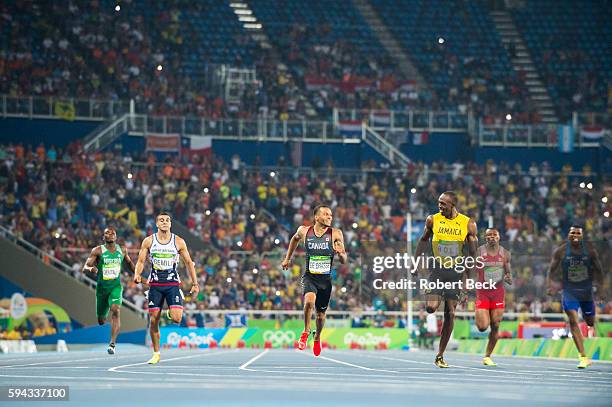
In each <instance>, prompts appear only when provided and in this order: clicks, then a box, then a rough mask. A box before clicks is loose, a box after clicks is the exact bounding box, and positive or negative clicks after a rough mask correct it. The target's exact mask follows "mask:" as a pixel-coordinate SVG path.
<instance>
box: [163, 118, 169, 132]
mask: <svg viewBox="0 0 612 407" xmlns="http://www.w3.org/2000/svg"><path fill="white" fill-rule="evenodd" d="M162 132H163V133H164V134H168V116H164V117H163V119H162Z"/></svg>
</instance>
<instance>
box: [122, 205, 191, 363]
mask: <svg viewBox="0 0 612 407" xmlns="http://www.w3.org/2000/svg"><path fill="white" fill-rule="evenodd" d="M155 224H156V226H157V233H154V234H152V235H151V236H147V237H146V238H145V239H144V240H143V241H142V246H141V247H140V253H138V262H137V263H136V271H135V272H134V282H135V283H136V284H140V283H141V282H142V272H143V270H144V264H145V261H146V260H147V258H148V259H149V261H150V262H151V273H150V274H149V279H148V280H147V283H148V284H149V293H148V295H147V301H148V305H149V316H150V317H151V323H150V326H149V332H150V334H151V342H153V357H152V358H151V359H150V360H149V362H148V363H149V364H155V363H158V362H159V360H160V354H159V341H160V335H159V318H160V315H161V310H162V307H163V306H164V302H166V304H168V308H169V312H168V315H169V317H170V319H171V320H172V321H173V322H175V323H177V324H178V323H180V322H181V319H182V318H183V292H182V291H181V289H180V285H181V279H180V277H179V274H178V270H177V266H178V262H179V258H180V259H181V260H182V261H183V264H185V267H187V271H188V272H189V276H190V277H191V283H192V285H191V291H190V294H191V295H198V292H199V291H200V287H199V285H198V280H197V278H196V272H195V264H194V262H193V261H192V260H191V256H190V255H189V250H187V245H186V244H185V241H184V240H183V239H182V238H180V237H179V236H177V235H175V234H174V233H170V227H171V226H172V219H171V218H170V215H169V214H168V213H167V212H161V213H159V214H158V215H157V216H156V217H155Z"/></svg>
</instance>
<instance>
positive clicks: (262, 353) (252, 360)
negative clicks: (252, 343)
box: [238, 349, 270, 372]
mask: <svg viewBox="0 0 612 407" xmlns="http://www.w3.org/2000/svg"><path fill="white" fill-rule="evenodd" d="M269 351H270V349H265V350H264V351H263V352H261V353H260V354H257V355H255V356H253V357H252V358H251V359H249V360H248V361H246V362H245V363H243V364H242V365H240V367H239V368H238V369H240V370H249V371H251V372H256V370H253V369H247V366H249V365H250V364H251V363H253V362H255V361H256V360H257V359H259V358H260V357H262V356H263V355H265V354H266V353H268V352H269Z"/></svg>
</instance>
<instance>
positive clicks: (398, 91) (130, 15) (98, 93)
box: [0, 0, 601, 123]
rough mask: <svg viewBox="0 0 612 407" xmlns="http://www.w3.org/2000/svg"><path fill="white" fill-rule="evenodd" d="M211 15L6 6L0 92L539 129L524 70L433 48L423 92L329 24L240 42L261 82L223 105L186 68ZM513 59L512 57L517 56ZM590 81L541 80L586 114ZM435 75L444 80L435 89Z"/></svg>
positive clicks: (204, 109) (592, 93) (175, 107)
mask: <svg viewBox="0 0 612 407" xmlns="http://www.w3.org/2000/svg"><path fill="white" fill-rule="evenodd" d="M207 7H211V6H210V4H208V3H206V4H204V3H201V4H199V3H198V2H196V3H193V2H185V1H180V0H173V1H171V2H169V3H168V4H166V6H165V7H159V6H153V7H150V8H146V7H143V6H142V4H141V3H140V2H137V1H126V2H125V4H124V7H123V9H122V11H121V12H116V11H115V10H114V3H113V5H111V4H110V3H107V2H104V1H97V0H93V1H90V2H88V3H87V4H84V3H80V2H68V3H58V2H40V1H34V2H12V3H11V2H8V3H6V2H5V3H3V4H1V5H0V20H1V21H2V23H3V24H2V26H3V28H2V29H1V30H0V40H1V41H2V42H3V44H4V45H5V46H3V47H2V50H1V51H0V79H1V80H0V93H1V94H8V95H11V96H60V97H75V98H93V99H101V100H130V99H133V100H134V101H135V103H136V107H137V111H138V112H139V113H148V114H153V115H187V116H199V117H207V118H224V117H225V118H254V117H257V116H260V117H261V116H267V117H271V118H276V119H281V120H288V119H302V118H306V117H311V118H313V117H318V118H321V119H330V118H331V112H332V111H333V109H334V108H343V109H359V110H365V109H378V110H387V109H392V110H397V111H403V110H406V109H428V110H450V111H456V112H459V113H467V112H472V113H474V114H475V115H476V116H477V117H481V118H482V119H483V120H484V121H485V122H486V123H494V122H503V120H504V117H505V116H506V114H508V113H511V114H512V115H513V121H514V122H517V123H531V122H538V121H540V117H539V115H538V113H537V112H536V109H535V108H534V106H533V103H532V102H531V99H530V97H529V94H528V92H527V88H526V86H525V81H526V77H525V72H517V73H516V74H511V75H507V76H505V77H504V78H498V77H496V76H495V75H493V73H492V72H493V69H492V68H491V66H490V65H491V64H490V61H487V60H483V59H479V58H473V57H461V56H458V55H455V54H454V53H453V52H451V50H450V49H449V48H448V47H446V46H444V45H442V44H437V43H432V44H429V45H427V46H424V47H423V49H422V52H423V53H425V54H427V55H428V56H430V58H429V59H430V65H429V66H427V67H426V70H427V75H426V76H431V78H432V84H431V85H432V86H431V87H422V86H421V87H416V86H415V85H414V83H412V82H410V81H406V79H414V78H404V77H403V75H402V73H401V72H400V70H399V69H398V67H397V65H396V63H395V62H394V61H393V60H392V59H391V58H390V57H388V56H385V55H386V54H385V53H382V52H381V53H377V54H375V53H371V54H367V53H364V52H363V51H362V50H361V49H360V48H359V45H358V44H359V41H361V40H363V38H360V37H359V35H357V34H356V37H355V38H342V39H335V40H334V41H330V40H329V37H330V31H331V30H333V26H330V25H328V24H323V23H321V24H309V25H306V24H295V25H294V26H292V27H291V29H290V30H289V31H288V32H287V35H286V36H284V37H282V38H273V39H272V42H273V43H275V44H276V48H277V50H274V49H266V48H260V47H259V45H258V44H256V42H255V41H253V40H252V39H251V38H250V37H249V36H248V35H247V34H246V33H243V34H242V35H238V34H236V35H233V36H232V37H231V39H232V41H231V42H229V43H228V45H227V49H225V50H224V55H226V58H227V60H226V61H224V62H225V63H227V64H229V65H230V66H233V67H246V66H249V67H253V68H255V69H256V72H257V77H258V80H259V82H258V83H257V85H255V84H248V85H245V86H243V88H242V89H241V92H240V95H241V96H240V97H239V98H238V99H235V100H231V101H230V100H226V98H225V94H224V93H223V92H219V91H218V88H217V87H214V86H212V85H211V82H210V80H209V79H207V78H206V76H207V75H208V76H210V73H211V72H212V71H211V72H209V74H205V73H198V74H196V73H194V72H192V71H191V70H189V69H186V64H187V63H188V62H189V61H190V60H191V59H193V58H194V57H196V59H197V58H199V57H198V55H199V53H200V45H198V44H199V42H200V37H199V35H200V34H199V32H198V30H197V29H196V28H195V27H194V26H193V24H192V23H191V22H190V21H191V20H190V19H188V18H187V16H188V15H190V13H191V14H193V15H205V14H206V10H207ZM68 21H69V22H70V24H67V23H66V22H68ZM207 23H211V24H219V25H222V24H224V22H223V21H216V22H215V21H208V22H207ZM151 26H156V27H158V26H159V27H162V28H161V29H160V30H151V29H150V27H151ZM235 37H236V38H235ZM332 37H333V36H332ZM232 46H234V47H236V48H234V49H233V48H232ZM254 49H255V50H257V52H253V50H254ZM507 51H508V53H509V54H510V55H512V54H513V53H515V52H516V51H515V50H514V49H513V48H512V46H510V47H509V49H508V50H507ZM244 53H246V54H248V55H249V58H248V59H247V60H245V59H244V58H242V57H241V55H243V54H244ZM547 55H548V54H547ZM573 55H574V54H570V55H569V56H565V55H564V54H563V52H562V51H559V52H554V53H551V54H550V55H549V56H547V58H551V59H555V58H569V57H575V58H579V57H580V58H584V57H581V56H580V55H581V54H580V53H578V54H577V56H573ZM198 61H199V59H198ZM202 64H204V62H203V63H202ZM212 68H213V65H211V66H210V69H212ZM207 69H208V68H207ZM424 69H425V68H424ZM201 70H204V71H205V69H204V67H202V68H201ZM585 75H586V76H584V77H582V78H581V79H580V81H579V82H578V87H576V86H574V84H573V83H572V84H570V83H566V82H567V81H568V79H567V78H566V77H565V76H556V75H555V72H545V80H546V82H548V83H554V84H556V87H557V88H558V89H561V90H563V92H562V94H561V95H560V96H561V99H562V100H566V101H570V100H571V101H572V102H571V103H569V102H568V103H569V104H570V105H571V108H572V109H581V108H585V109H586V108H589V107H590V106H592V105H593V100H595V99H597V100H599V102H601V97H600V96H601V95H600V94H599V91H598V90H599V89H600V87H599V86H595V84H594V83H593V81H594V80H595V79H594V78H592V77H590V76H588V75H587V74H585ZM437 77H439V78H444V80H443V81H442V82H440V83H437V82H436V81H437V79H435V78H437ZM600 104H601V103H600Z"/></svg>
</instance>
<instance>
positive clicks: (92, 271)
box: [83, 266, 98, 274]
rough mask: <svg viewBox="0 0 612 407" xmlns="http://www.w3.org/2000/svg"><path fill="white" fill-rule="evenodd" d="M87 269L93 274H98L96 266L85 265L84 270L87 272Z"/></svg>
mask: <svg viewBox="0 0 612 407" xmlns="http://www.w3.org/2000/svg"><path fill="white" fill-rule="evenodd" d="M85 271H88V272H90V273H93V274H98V268H97V267H96V266H91V267H89V266H84V267H83V272H85Z"/></svg>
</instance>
